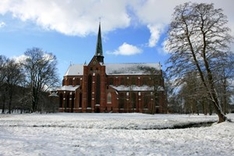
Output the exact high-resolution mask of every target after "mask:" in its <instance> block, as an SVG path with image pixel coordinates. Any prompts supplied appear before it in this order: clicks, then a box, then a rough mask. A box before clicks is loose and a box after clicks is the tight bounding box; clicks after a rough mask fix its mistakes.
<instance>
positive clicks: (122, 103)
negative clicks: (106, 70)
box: [119, 93, 125, 108]
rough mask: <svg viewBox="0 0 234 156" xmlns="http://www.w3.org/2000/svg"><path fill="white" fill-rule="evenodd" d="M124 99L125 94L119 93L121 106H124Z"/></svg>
mask: <svg viewBox="0 0 234 156" xmlns="http://www.w3.org/2000/svg"><path fill="white" fill-rule="evenodd" d="M124 100H125V94H124V93H120V94H119V108H124Z"/></svg>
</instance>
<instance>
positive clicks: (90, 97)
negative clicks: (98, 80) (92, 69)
mask: <svg viewBox="0 0 234 156" xmlns="http://www.w3.org/2000/svg"><path fill="white" fill-rule="evenodd" d="M87 89H88V99H87V107H91V99H92V75H89V76H88V85H87Z"/></svg>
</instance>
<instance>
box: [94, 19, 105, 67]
mask: <svg viewBox="0 0 234 156" xmlns="http://www.w3.org/2000/svg"><path fill="white" fill-rule="evenodd" d="M95 56H97V60H98V61H99V62H102V63H104V62H103V58H104V56H103V51H102V35H101V23H99V29H98V36H97V46H96V53H95Z"/></svg>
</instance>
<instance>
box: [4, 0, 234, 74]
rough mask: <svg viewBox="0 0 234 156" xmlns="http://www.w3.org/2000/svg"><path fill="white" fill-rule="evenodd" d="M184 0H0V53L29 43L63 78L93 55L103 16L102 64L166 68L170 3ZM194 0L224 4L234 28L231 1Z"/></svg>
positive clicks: (17, 52)
mask: <svg viewBox="0 0 234 156" xmlns="http://www.w3.org/2000/svg"><path fill="white" fill-rule="evenodd" d="M184 2H187V1H185V0H177V1H171V0H165V1H163V2H162V1H159V0H144V1H142V0H118V1H114V0H79V1H78V0H50V1H48V0H40V1H38V0H1V1H0V54H1V55H5V56H7V57H9V58H13V57H14V58H15V57H21V56H22V55H23V53H24V52H25V51H26V50H27V49H29V48H32V47H38V48H41V49H43V50H44V51H47V52H51V53H53V54H54V55H56V56H57V60H58V69H59V70H58V72H59V76H60V78H62V76H63V74H64V73H65V72H66V70H67V68H68V66H69V65H70V64H71V63H72V64H83V63H84V62H87V63H88V62H89V61H90V60H91V58H92V57H93V55H94V53H95V48H96V40H97V31H98V24H99V21H101V26H102V42H103V50H104V57H105V60H104V61H105V63H133V62H134V63H135V62H150V63H153V62H160V63H161V64H162V66H163V68H164V69H165V65H164V63H165V60H166V59H167V58H168V54H167V52H166V51H165V50H164V47H163V43H164V41H165V39H166V30H167V27H168V24H169V22H170V19H171V14H172V13H173V9H174V7H175V6H176V5H178V4H183V3H184ZM193 2H207V3H214V6H215V7H216V8H222V9H223V10H224V14H226V15H227V16H228V19H229V23H228V26H229V27H230V28H231V29H232V30H233V31H234V18H233V15H234V11H233V6H234V1H233V0H225V1H220V0H206V1H204V0H194V1H193ZM100 19H101V20H100ZM233 31H232V34H234V33H233ZM232 47H234V46H233V45H232ZM232 49H233V48H232Z"/></svg>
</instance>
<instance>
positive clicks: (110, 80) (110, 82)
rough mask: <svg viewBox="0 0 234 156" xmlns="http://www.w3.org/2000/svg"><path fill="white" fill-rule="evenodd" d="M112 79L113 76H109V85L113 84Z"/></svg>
mask: <svg viewBox="0 0 234 156" xmlns="http://www.w3.org/2000/svg"><path fill="white" fill-rule="evenodd" d="M113 81H114V80H113V78H112V77H111V78H109V84H110V85H113Z"/></svg>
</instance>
